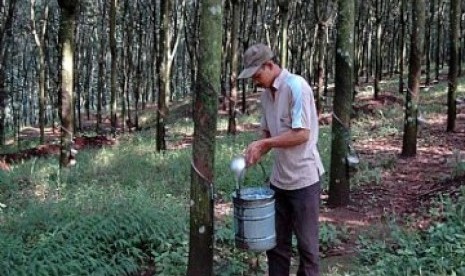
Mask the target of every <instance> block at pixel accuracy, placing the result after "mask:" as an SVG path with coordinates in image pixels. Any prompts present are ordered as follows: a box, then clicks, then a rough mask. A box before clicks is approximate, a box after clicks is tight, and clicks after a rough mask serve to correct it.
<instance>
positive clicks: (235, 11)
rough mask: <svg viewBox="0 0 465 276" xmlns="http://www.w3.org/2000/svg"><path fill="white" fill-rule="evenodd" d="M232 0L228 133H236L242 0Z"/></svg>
mask: <svg viewBox="0 0 465 276" xmlns="http://www.w3.org/2000/svg"><path fill="white" fill-rule="evenodd" d="M231 2H232V30H231V46H232V47H231V78H230V86H229V87H230V90H231V92H230V95H229V120H228V133H229V134H236V130H237V126H236V113H237V112H236V103H237V92H238V91H237V90H238V89H237V88H238V83H237V76H238V70H239V31H240V30H239V27H240V23H241V17H240V11H241V9H242V7H241V5H242V0H231Z"/></svg>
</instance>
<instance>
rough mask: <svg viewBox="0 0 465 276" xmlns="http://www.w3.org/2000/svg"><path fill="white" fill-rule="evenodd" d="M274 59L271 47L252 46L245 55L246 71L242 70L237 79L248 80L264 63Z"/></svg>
mask: <svg viewBox="0 0 465 276" xmlns="http://www.w3.org/2000/svg"><path fill="white" fill-rule="evenodd" d="M273 57H274V54H273V52H272V51H271V49H270V47H268V46H266V45H265V44H261V43H259V44H255V45H252V46H250V48H249V49H247V51H245V53H244V57H243V62H244V70H242V72H241V73H240V74H239V76H238V77H237V78H238V79H246V78H250V77H252V76H253V75H254V74H255V72H257V70H258V69H259V68H260V67H261V66H262V65H263V63H265V62H267V61H269V60H271V59H272V58H273Z"/></svg>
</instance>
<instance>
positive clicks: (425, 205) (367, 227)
mask: <svg viewBox="0 0 465 276" xmlns="http://www.w3.org/2000/svg"><path fill="white" fill-rule="evenodd" d="M358 103H361V106H364V108H365V109H366V110H364V111H367V112H372V111H375V110H376V109H377V108H379V107H381V106H384V107H386V105H394V104H400V103H399V101H397V100H395V99H394V100H392V97H381V98H380V99H379V100H373V99H372V98H361V99H358ZM446 119H447V117H446V115H438V116H435V117H434V118H429V120H428V124H427V125H426V126H425V127H422V128H421V130H420V131H419V133H418V144H417V155H416V157H413V158H402V157H401V156H400V153H401V150H402V135H400V134H399V133H397V134H394V135H391V136H388V137H382V138H379V139H374V140H366V141H356V142H355V144H354V146H355V149H356V150H357V152H358V154H359V157H360V159H361V160H364V161H365V162H367V163H368V164H372V165H373V166H379V165H380V162H384V165H385V166H382V167H383V169H382V170H381V171H379V180H378V181H376V183H362V184H361V185H359V186H356V187H354V188H352V191H351V202H350V204H349V205H348V206H346V207H340V208H328V207H326V205H323V207H322V209H321V214H320V220H321V221H322V222H331V223H334V224H336V225H337V226H338V227H340V228H342V229H345V230H344V231H345V232H346V235H345V236H346V237H347V238H346V239H344V240H342V241H341V243H340V244H339V246H337V247H336V248H333V249H332V250H331V251H330V252H328V253H327V254H326V256H325V257H324V258H323V261H322V270H323V272H329V271H331V270H334V269H335V268H336V269H337V268H338V267H339V268H340V269H342V270H344V268H345V267H346V266H350V264H351V263H352V261H353V259H354V256H355V254H356V240H357V238H358V237H359V235H361V234H364V235H369V236H375V237H379V238H382V237H383V235H385V234H387V233H388V223H387V222H388V220H389V219H390V218H393V217H394V218H396V220H397V221H402V220H403V219H405V218H407V217H409V218H414V219H413V220H410V221H415V223H416V225H415V226H416V227H419V228H423V229H424V228H426V227H427V226H428V225H429V223H430V221H429V218H428V212H427V211H425V210H428V209H429V205H430V204H431V203H432V199H433V198H434V197H435V196H437V195H439V194H443V193H447V194H451V195H455V194H457V193H458V190H459V189H460V187H459V185H460V184H461V183H463V180H462V181H459V180H458V179H456V180H453V179H452V180H451V179H450V176H451V175H453V173H454V169H456V168H457V164H458V162H459V161H460V160H463V157H464V156H465V114H464V112H463V111H462V113H459V114H458V115H457V121H456V130H455V132H446V131H445V125H446ZM377 127H378V126H377V125H376V123H373V126H372V128H373V129H375V128H377ZM245 129H248V128H247V127H246V128H245ZM38 135H39V130H38V129H36V128H25V129H24V130H23V131H22V132H21V140H23V141H24V140H27V139H31V138H34V139H37V137H38ZM46 135H47V141H55V143H52V142H48V143H46V144H45V145H40V146H38V147H36V148H31V149H26V150H23V151H20V152H15V153H9V154H1V155H0V169H3V170H8V169H9V166H10V165H11V164H12V163H15V162H19V161H20V160H24V159H28V158H32V157H40V156H46V155H51V154H54V155H57V154H59V146H58V143H56V141H58V140H59V133H58V131H54V130H53V129H46ZM116 142H117V141H116V140H114V139H111V138H107V137H106V136H97V137H86V136H82V137H76V138H75V147H76V148H77V149H84V148H86V147H102V146H108V145H112V144H114V143H116ZM462 179H463V178H462ZM326 198H327V195H325V194H323V195H322V199H323V202H325V199H326ZM223 208H224V209H229V210H230V209H231V207H230V206H222V205H219V206H216V209H215V210H216V211H217V212H220V213H221V212H222V210H221V209H223Z"/></svg>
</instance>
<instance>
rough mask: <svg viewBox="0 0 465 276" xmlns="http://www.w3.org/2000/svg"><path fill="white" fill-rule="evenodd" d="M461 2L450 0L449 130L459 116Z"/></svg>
mask: <svg viewBox="0 0 465 276" xmlns="http://www.w3.org/2000/svg"><path fill="white" fill-rule="evenodd" d="M460 2H461V1H459V0H451V1H450V17H449V18H450V29H449V47H450V48H449V75H448V83H449V87H448V88H449V89H448V91H447V131H448V132H450V131H454V130H455V119H456V117H457V106H456V102H455V101H456V97H457V84H458V80H457V77H458V63H459V62H460V60H459V43H460V33H459V31H460V26H459V24H460V13H461V9H460Z"/></svg>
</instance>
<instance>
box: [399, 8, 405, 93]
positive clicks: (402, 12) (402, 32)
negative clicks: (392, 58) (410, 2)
mask: <svg viewBox="0 0 465 276" xmlns="http://www.w3.org/2000/svg"><path fill="white" fill-rule="evenodd" d="M406 5H407V0H401V4H400V34H399V35H400V39H399V40H400V42H399V44H400V45H399V48H400V49H399V50H400V51H399V93H401V94H402V93H403V92H404V67H405V66H404V57H405V42H404V40H405V28H406V25H407V20H406V19H405V17H406V15H405V11H406V8H407V7H406Z"/></svg>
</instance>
